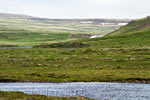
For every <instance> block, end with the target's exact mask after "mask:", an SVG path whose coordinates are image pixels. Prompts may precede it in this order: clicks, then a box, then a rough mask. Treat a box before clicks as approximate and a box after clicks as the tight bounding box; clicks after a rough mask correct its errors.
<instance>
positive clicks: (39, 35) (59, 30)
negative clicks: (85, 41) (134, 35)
mask: <svg viewBox="0 0 150 100" xmlns="http://www.w3.org/2000/svg"><path fill="white" fill-rule="evenodd" d="M83 21H84V22H89V21H92V22H93V24H90V23H89V24H88V23H87V24H83V23H81V22H83ZM101 22H107V23H109V22H113V23H116V25H113V26H112V25H100V23H101ZM120 22H128V21H125V20H114V19H112V20H111V19H78V20H77V19H61V20H59V19H44V18H35V17H30V16H25V15H13V14H4V13H0V44H10V43H11V44H16V45H19V46H20V45H21V46H29V45H30V46H33V45H39V44H43V43H52V42H56V41H62V40H70V39H77V38H80V36H81V34H107V33H109V32H112V31H114V30H116V29H118V28H119V27H120V26H119V25H117V23H120ZM81 38H82V37H81Z"/></svg>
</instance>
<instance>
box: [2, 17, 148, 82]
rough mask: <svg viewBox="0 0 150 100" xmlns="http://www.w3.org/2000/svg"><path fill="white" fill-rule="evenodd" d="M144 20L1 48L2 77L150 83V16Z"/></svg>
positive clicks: (34, 80) (51, 80) (19, 80)
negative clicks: (94, 33)
mask: <svg viewBox="0 0 150 100" xmlns="http://www.w3.org/2000/svg"><path fill="white" fill-rule="evenodd" d="M140 21H141V20H137V21H132V22H130V24H129V25H127V26H124V27H122V28H120V30H117V31H116V32H120V31H122V30H126V29H130V28H131V27H132V30H130V31H129V32H127V31H124V32H121V33H117V34H116V33H115V32H114V33H111V34H108V35H107V36H105V37H102V38H95V39H78V40H72V41H68V42H58V43H54V44H53V43H52V44H49V43H47V44H43V45H38V46H35V48H32V49H4V48H3V49H0V65H1V66H0V81H1V82H136V83H138V82H141V83H150V67H149V65H150V39H149V38H150V31H149V24H147V21H149V18H145V19H144V21H142V22H140ZM144 23H146V24H144ZM124 28H125V29H124ZM139 28H140V29H142V30H139ZM113 34H114V35H113Z"/></svg>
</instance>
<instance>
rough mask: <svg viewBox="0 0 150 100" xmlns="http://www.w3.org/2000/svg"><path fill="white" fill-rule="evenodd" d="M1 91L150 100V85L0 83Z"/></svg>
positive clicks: (105, 98)
mask: <svg viewBox="0 0 150 100" xmlns="http://www.w3.org/2000/svg"><path fill="white" fill-rule="evenodd" d="M0 91H21V92H24V93H27V94H43V95H48V96H57V97H68V96H85V97H88V98H91V99H97V100H150V84H134V83H96V82H94V83H0Z"/></svg>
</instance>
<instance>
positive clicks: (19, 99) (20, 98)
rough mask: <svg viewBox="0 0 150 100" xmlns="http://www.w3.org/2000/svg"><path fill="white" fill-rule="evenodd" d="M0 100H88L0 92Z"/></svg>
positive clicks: (84, 99)
mask: <svg viewBox="0 0 150 100" xmlns="http://www.w3.org/2000/svg"><path fill="white" fill-rule="evenodd" d="M0 100H90V99H87V98H84V97H66V98H65V97H61V98H60V97H48V96H43V95H27V94H23V93H21V92H0Z"/></svg>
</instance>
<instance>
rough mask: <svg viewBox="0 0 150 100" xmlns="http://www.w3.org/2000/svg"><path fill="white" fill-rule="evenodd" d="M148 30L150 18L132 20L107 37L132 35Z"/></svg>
mask: <svg viewBox="0 0 150 100" xmlns="http://www.w3.org/2000/svg"><path fill="white" fill-rule="evenodd" d="M149 30H150V17H149V16H148V17H146V18H143V19H138V20H132V21H130V22H129V23H128V25H126V26H123V27H121V28H119V29H118V30H116V31H114V32H112V33H110V34H109V35H120V34H132V33H137V32H145V31H149Z"/></svg>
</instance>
